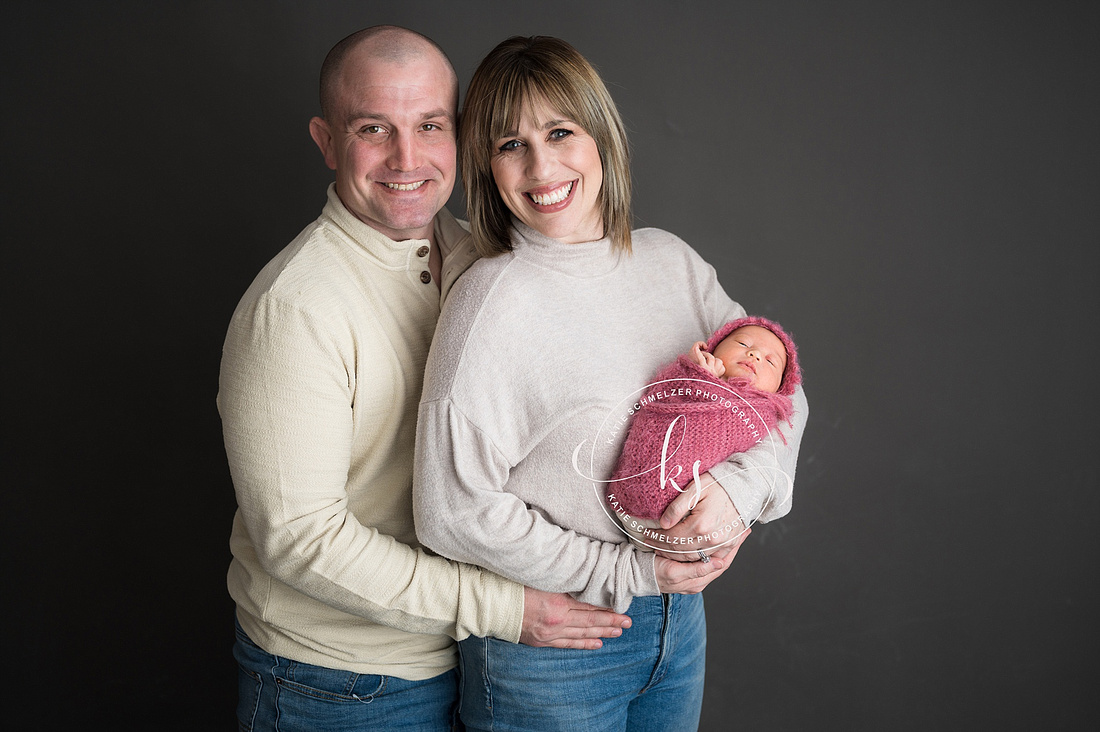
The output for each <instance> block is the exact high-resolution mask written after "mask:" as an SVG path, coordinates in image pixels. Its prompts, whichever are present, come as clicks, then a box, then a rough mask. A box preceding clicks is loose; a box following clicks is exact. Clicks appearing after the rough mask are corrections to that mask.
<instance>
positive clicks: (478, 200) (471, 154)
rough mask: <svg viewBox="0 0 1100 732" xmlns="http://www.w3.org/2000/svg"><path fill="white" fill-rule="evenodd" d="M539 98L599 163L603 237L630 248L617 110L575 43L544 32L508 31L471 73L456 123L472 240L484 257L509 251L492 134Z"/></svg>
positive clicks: (624, 153)
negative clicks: (583, 137) (576, 130)
mask: <svg viewBox="0 0 1100 732" xmlns="http://www.w3.org/2000/svg"><path fill="white" fill-rule="evenodd" d="M543 100H545V102H546V104H547V105H549V107H550V108H551V109H552V110H553V111H555V112H557V113H558V114H561V115H564V116H565V117H567V118H569V119H570V120H572V121H573V122H576V123H577V124H578V125H580V126H581V127H583V128H584V131H585V132H587V133H588V134H589V135H590V136H591V137H592V139H593V140H594V141H595V143H596V149H597V150H599V153H600V163H601V165H602V167H603V185H602V186H601V187H600V194H599V198H598V200H597V205H599V207H600V214H601V216H602V218H603V226H604V236H606V237H609V238H610V239H611V243H612V246H614V247H615V248H617V249H621V250H623V251H626V252H629V251H630V228H631V224H632V217H631V212H630V151H629V149H628V146H627V140H626V131H625V130H624V128H623V122H622V119H621V118H620V117H619V111H618V109H616V107H615V102H614V100H612V99H611V95H610V94H609V93H608V92H607V87H605V86H604V83H603V81H602V80H601V79H600V75H599V74H598V73H597V72H596V70H595V69H594V68H593V67H592V65H591V64H590V63H588V61H587V60H586V59H585V58H584V56H582V55H581V54H580V53H579V52H578V51H577V50H576V49H575V48H573V47H572V46H570V45H569V44H568V43H566V42H565V41H563V40H561V39H559V38H553V37H550V36H532V37H530V38H525V37H523V36H513V37H512V38H509V39H508V40H506V41H503V42H502V43H500V44H499V45H497V47H496V48H494V49H493V50H492V51H491V52H489V55H488V56H486V57H485V58H484V59H483V60H482V62H481V64H480V65H479V66H478V67H477V71H475V72H474V78H473V79H472V80H471V81H470V88H469V89H468V90H467V92H466V101H465V104H464V105H463V108H462V114H461V115H460V121H459V132H458V139H459V149H460V150H461V162H462V183H463V185H464V186H465V188H466V202H467V203H466V211H467V215H468V217H469V219H470V228H471V230H472V232H473V235H474V241H475V243H476V245H477V248H478V251H479V252H480V253H481V255H482V256H485V257H492V256H495V255H497V254H500V253H502V252H507V251H510V250H511V249H512V244H511V239H510V237H509V234H508V230H509V228H510V226H511V212H509V210H508V208H507V206H505V204H504V201H503V200H502V199H501V197H500V193H499V192H498V191H497V186H496V183H495V182H494V181H493V171H492V158H493V154H494V153H495V152H496V151H495V150H494V149H493V143H494V141H495V140H498V139H500V138H501V137H503V136H505V135H506V134H507V133H508V131H509V130H514V129H516V128H517V127H518V126H519V116H520V114H521V113H522V112H523V110H524V109H530V108H531V106H532V105H533V104H534V103H537V102H539V101H543Z"/></svg>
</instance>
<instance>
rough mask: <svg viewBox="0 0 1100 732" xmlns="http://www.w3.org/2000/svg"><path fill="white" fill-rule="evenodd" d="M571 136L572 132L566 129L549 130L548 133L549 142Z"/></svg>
mask: <svg viewBox="0 0 1100 732" xmlns="http://www.w3.org/2000/svg"><path fill="white" fill-rule="evenodd" d="M572 134H573V130H566V129H562V128H560V127H559V128H558V129H556V130H551V131H550V139H551V140H560V139H562V138H564V137H569V136H570V135H572Z"/></svg>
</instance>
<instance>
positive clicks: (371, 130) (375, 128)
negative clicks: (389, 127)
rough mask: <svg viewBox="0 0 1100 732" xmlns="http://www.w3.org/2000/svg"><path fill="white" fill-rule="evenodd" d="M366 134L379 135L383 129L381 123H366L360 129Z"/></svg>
mask: <svg viewBox="0 0 1100 732" xmlns="http://www.w3.org/2000/svg"><path fill="white" fill-rule="evenodd" d="M359 131H360V132H362V133H363V134H364V135H377V134H378V133H379V132H381V131H382V127H381V125H365V126H364V127H361V128H360V129H359Z"/></svg>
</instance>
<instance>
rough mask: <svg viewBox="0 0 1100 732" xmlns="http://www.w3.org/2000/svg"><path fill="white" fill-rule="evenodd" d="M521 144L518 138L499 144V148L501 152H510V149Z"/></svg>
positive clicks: (517, 147) (516, 148)
mask: <svg viewBox="0 0 1100 732" xmlns="http://www.w3.org/2000/svg"><path fill="white" fill-rule="evenodd" d="M521 144H522V143H520V141H519V140H509V141H508V142H506V143H504V144H503V145H501V146H500V148H499V150H500V151H501V152H511V151H512V150H518V149H519V146H520V145H521Z"/></svg>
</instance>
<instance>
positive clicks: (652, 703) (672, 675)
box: [458, 595, 707, 732]
mask: <svg viewBox="0 0 1100 732" xmlns="http://www.w3.org/2000/svg"><path fill="white" fill-rule="evenodd" d="M628 614H629V615H630V617H631V619H632V620H633V625H632V626H631V627H630V628H628V629H627V630H624V631H623V634H622V635H621V636H620V637H618V638H611V639H604V645H603V648H601V649H599V650H596V651H578V650H568V649H559V648H532V647H530V646H524V645H517V644H514V643H506V642H504V641H500V640H497V639H495V638H467V639H466V640H464V641H462V642H460V643H459V644H458V647H459V653H460V656H461V663H460V668H461V670H462V678H461V682H460V683H461V686H462V694H461V702H460V704H459V709H460V715H461V717H462V722H463V724H465V725H466V729H468V730H471V731H473V730H494V732H505V731H506V730H525V731H526V732H536V731H537V732H551V731H552V730H584V732H604V731H606V732H611V731H613V730H614V731H617V732H623V731H624V730H630V732H658V731H659V730H670V731H671V730H675V731H676V732H688V731H689V730H694V729H697V728H698V726H699V712H700V710H701V709H702V705H703V674H704V671H705V655H706V637H707V629H706V618H705V616H704V614H703V596H702V595H664V596H662V597H637V598H634V602H633V603H632V604H631V605H630V610H629V611H628Z"/></svg>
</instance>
